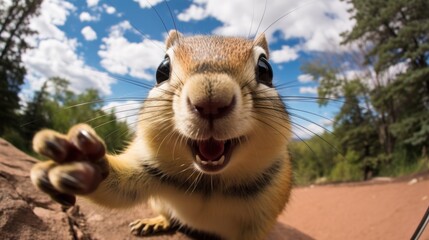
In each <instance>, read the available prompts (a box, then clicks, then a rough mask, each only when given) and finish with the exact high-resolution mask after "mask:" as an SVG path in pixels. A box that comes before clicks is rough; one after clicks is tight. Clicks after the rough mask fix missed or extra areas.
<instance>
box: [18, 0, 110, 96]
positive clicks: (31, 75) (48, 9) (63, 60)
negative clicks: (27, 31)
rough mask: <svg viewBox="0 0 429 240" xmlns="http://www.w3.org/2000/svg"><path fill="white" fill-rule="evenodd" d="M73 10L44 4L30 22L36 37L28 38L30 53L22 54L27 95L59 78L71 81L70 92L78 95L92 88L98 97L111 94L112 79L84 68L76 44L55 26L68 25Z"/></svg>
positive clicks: (49, 0)
mask: <svg viewBox="0 0 429 240" xmlns="http://www.w3.org/2000/svg"><path fill="white" fill-rule="evenodd" d="M74 10H75V7H74V6H73V5H72V4H71V3H69V2H67V1H63V0H45V1H44V2H43V4H42V6H41V9H40V11H41V12H40V15H39V16H37V17H35V18H33V19H32V20H31V21H30V22H31V25H30V26H31V28H32V29H34V30H36V31H38V32H39V34H37V35H33V36H31V38H30V39H29V41H30V42H31V43H32V44H33V47H34V48H32V49H30V50H28V51H26V52H25V54H24V55H23V62H24V64H25V67H26V69H27V75H26V81H27V86H28V88H27V89H24V91H25V92H26V93H29V92H32V91H34V90H39V89H40V86H41V85H42V83H43V82H44V81H45V80H46V79H48V78H50V77H56V76H58V77H62V78H66V79H67V80H69V81H70V88H71V90H72V91H75V92H76V93H80V92H82V91H84V90H85V89H88V88H95V89H97V90H99V91H100V93H101V94H104V95H106V94H110V93H111V89H110V85H111V84H112V83H114V79H112V78H111V77H109V76H108V74H107V73H105V72H100V71H98V70H96V69H94V68H92V67H89V66H87V65H86V64H85V62H84V60H83V57H82V56H79V55H78V53H77V47H78V45H79V43H78V42H77V40H76V39H69V38H68V37H67V36H66V34H65V33H64V32H63V31H61V30H60V29H59V28H58V26H61V25H63V24H64V23H65V22H66V21H67V17H68V16H69V15H70V13H71V12H73V11H74Z"/></svg>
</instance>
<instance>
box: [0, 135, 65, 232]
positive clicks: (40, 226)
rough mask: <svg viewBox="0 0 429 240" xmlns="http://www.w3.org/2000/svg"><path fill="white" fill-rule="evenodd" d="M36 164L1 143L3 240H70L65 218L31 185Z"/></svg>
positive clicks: (0, 193) (0, 178) (57, 208)
mask: <svg viewBox="0 0 429 240" xmlns="http://www.w3.org/2000/svg"><path fill="white" fill-rule="evenodd" d="M34 162H35V160H34V159H32V158H30V157H28V156H26V155H25V154H23V153H22V152H20V151H19V150H17V149H16V148H14V147H13V146H12V145H10V144H9V143H7V142H6V141H4V140H2V139H0V189H1V191H0V233H1V234H0V235H1V238H2V239H72V235H71V234H70V232H69V225H68V220H67V216H66V215H65V214H64V213H63V212H62V211H61V208H60V207H59V206H56V207H55V205H56V204H54V203H53V202H52V201H51V200H49V198H48V197H46V196H44V195H43V194H41V193H39V192H38V191H37V190H36V189H35V188H34V187H33V185H32V184H31V182H30V178H29V171H30V168H31V166H32V165H33V164H34Z"/></svg>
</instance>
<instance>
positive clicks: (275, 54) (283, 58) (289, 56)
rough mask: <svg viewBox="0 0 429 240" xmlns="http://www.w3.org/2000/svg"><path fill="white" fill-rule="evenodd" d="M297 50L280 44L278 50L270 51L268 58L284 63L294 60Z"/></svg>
mask: <svg viewBox="0 0 429 240" xmlns="http://www.w3.org/2000/svg"><path fill="white" fill-rule="evenodd" d="M297 58H298V52H297V51H296V49H293V48H291V47H289V46H286V45H285V46H282V48H281V49H280V50H274V51H271V53H270V60H272V61H273V62H274V63H285V62H290V61H293V60H296V59H297Z"/></svg>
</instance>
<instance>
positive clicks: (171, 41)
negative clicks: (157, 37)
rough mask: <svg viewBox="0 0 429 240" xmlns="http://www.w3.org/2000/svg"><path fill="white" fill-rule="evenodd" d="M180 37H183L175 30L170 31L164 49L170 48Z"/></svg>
mask: <svg viewBox="0 0 429 240" xmlns="http://www.w3.org/2000/svg"><path fill="white" fill-rule="evenodd" d="M181 37H183V35H182V34H181V33H180V32H178V31H177V30H170V32H169V33H168V37H167V40H165V46H166V49H169V48H170V47H172V46H173V45H174V44H175V43H176V42H177V41H179V38H181Z"/></svg>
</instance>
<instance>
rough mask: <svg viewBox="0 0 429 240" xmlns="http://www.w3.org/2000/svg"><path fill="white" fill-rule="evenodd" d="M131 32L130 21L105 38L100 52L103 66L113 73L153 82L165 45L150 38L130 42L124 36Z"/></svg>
mask: <svg viewBox="0 0 429 240" xmlns="http://www.w3.org/2000/svg"><path fill="white" fill-rule="evenodd" d="M130 30H131V25H130V23H129V22H128V21H124V22H121V23H120V24H118V25H115V26H113V27H112V28H111V29H110V34H109V36H108V37H105V38H103V40H102V41H103V45H102V46H101V47H100V50H99V51H98V55H99V56H100V57H101V65H102V66H103V67H104V68H105V69H106V70H107V71H109V72H111V73H115V74H120V75H126V74H128V75H130V76H133V77H137V78H142V79H146V80H152V79H154V74H153V71H154V70H156V69H157V67H158V65H159V64H160V62H161V60H162V59H163V56H164V54H165V51H164V43H163V42H160V41H157V40H151V39H148V38H146V39H144V40H143V41H141V42H129V41H128V40H127V39H126V38H125V37H124V34H125V32H126V31H130Z"/></svg>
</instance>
